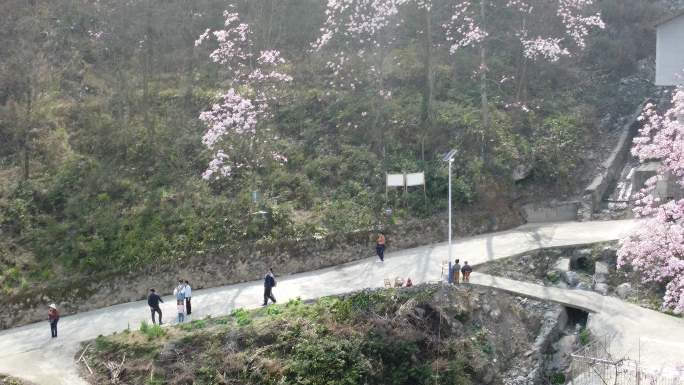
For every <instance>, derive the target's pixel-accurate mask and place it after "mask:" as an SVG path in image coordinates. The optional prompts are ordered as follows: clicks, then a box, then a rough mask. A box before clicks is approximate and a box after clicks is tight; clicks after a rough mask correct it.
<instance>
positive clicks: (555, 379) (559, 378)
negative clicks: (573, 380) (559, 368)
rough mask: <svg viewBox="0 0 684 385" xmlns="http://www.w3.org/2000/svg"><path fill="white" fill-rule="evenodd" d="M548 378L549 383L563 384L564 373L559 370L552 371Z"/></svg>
mask: <svg viewBox="0 0 684 385" xmlns="http://www.w3.org/2000/svg"><path fill="white" fill-rule="evenodd" d="M549 380H550V382H551V385H563V384H565V374H563V373H560V372H556V373H552V374H551V376H550V378H549Z"/></svg>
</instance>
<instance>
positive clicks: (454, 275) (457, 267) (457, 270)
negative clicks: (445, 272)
mask: <svg viewBox="0 0 684 385" xmlns="http://www.w3.org/2000/svg"><path fill="white" fill-rule="evenodd" d="M459 262H460V259H457V260H456V261H455V262H454V265H453V266H452V267H451V279H452V281H453V284H454V285H458V284H459V278H460V276H461V264H460V263H459ZM466 263H467V262H466Z"/></svg>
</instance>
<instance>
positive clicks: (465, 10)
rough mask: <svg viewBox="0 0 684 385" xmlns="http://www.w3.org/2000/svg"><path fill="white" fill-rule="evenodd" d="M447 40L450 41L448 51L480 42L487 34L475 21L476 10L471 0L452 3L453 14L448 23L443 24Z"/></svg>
mask: <svg viewBox="0 0 684 385" xmlns="http://www.w3.org/2000/svg"><path fill="white" fill-rule="evenodd" d="M443 28H444V29H445V30H446V35H447V38H446V39H447V41H449V42H450V43H451V46H450V47H449V52H451V53H452V54H454V53H456V51H457V50H459V49H461V48H464V47H469V46H473V45H476V44H479V43H481V42H482V41H483V40H484V39H485V38H487V36H489V34H488V33H487V31H485V30H484V29H483V28H482V27H481V26H480V23H479V22H478V21H477V16H476V10H475V9H474V8H473V3H472V2H471V1H462V2H459V3H457V4H456V5H454V8H453V14H452V15H451V20H450V22H449V23H448V24H444V25H443Z"/></svg>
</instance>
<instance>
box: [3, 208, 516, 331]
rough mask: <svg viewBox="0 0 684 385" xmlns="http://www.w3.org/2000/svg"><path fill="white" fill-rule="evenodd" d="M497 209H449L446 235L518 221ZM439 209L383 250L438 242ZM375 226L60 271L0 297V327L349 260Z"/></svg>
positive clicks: (367, 249) (398, 228)
mask: <svg viewBox="0 0 684 385" xmlns="http://www.w3.org/2000/svg"><path fill="white" fill-rule="evenodd" d="M498 210H499V211H498V212H497V213H491V212H487V211H484V210H476V209H473V210H472V211H470V212H457V213H455V214H456V215H454V233H455V234H458V235H469V234H479V233H483V232H489V231H496V230H504V229H508V228H512V227H515V226H517V225H520V224H521V223H522V218H521V217H520V216H519V215H517V213H516V212H515V211H514V210H512V209H508V210H507V211H506V210H504V209H501V208H499V209H498ZM445 217H446V215H442V216H439V217H432V218H428V219H412V220H405V221H401V222H400V223H397V224H395V225H392V226H390V227H388V228H387V229H386V230H385V233H386V234H387V248H388V252H392V251H394V250H399V249H406V248H411V247H415V246H419V245H425V244H430V243H435V242H441V241H444V240H445V239H446V238H447V234H446V233H447V220H446V218H445ZM374 241H375V232H371V231H359V232H355V233H351V234H344V235H331V236H328V237H325V238H322V239H302V240H296V241H295V240H285V241H278V242H265V241H258V242H253V243H244V244H241V245H234V246H232V247H226V248H224V249H222V250H221V251H219V252H215V253H212V254H210V255H205V256H201V257H193V258H190V259H189V260H188V261H181V262H177V263H170V262H169V263H166V264H158V265H151V266H146V267H145V268H144V269H142V270H139V271H126V272H118V273H111V272H110V273H107V274H96V273H93V274H91V275H88V276H82V277H67V278H65V279H64V280H63V281H62V282H59V283H53V284H50V285H45V286H41V287H34V288H29V289H28V290H26V291H25V292H22V293H21V294H19V295H14V296H11V297H4V298H2V299H1V300H0V305H1V306H2V307H3V309H4V311H3V312H0V328H2V329H6V328H9V327H13V326H18V325H22V324H26V323H30V322H35V321H40V320H43V319H45V317H46V314H47V310H46V309H47V305H48V304H50V303H51V302H54V303H56V304H57V305H58V307H59V308H60V310H61V312H62V314H73V313H78V312H83V311H88V310H94V309H98V308H102V307H106V306H111V305H114V304H118V303H125V302H131V301H137V300H141V299H144V298H145V296H146V295H147V292H148V290H149V289H150V288H155V289H157V291H158V292H160V293H161V294H169V293H170V292H171V291H172V289H173V287H174V286H175V282H176V281H177V280H178V278H180V277H182V278H183V279H187V280H188V281H190V282H191V284H192V286H193V288H194V289H202V288H209V287H216V286H222V285H228V284H235V283H240V282H248V281H253V280H257V279H261V277H262V276H263V274H264V272H265V271H266V269H267V268H268V267H269V266H272V267H273V270H274V272H275V273H276V275H280V276H282V275H287V274H294V273H299V272H303V271H311V270H316V269H321V268H324V267H329V266H334V265H339V264H342V263H346V262H351V261H356V260H360V259H364V258H369V257H373V256H374V255H375V243H374Z"/></svg>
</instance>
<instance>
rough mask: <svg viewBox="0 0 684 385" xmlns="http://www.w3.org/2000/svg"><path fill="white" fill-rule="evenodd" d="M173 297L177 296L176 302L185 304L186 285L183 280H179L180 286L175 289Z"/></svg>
mask: <svg viewBox="0 0 684 385" xmlns="http://www.w3.org/2000/svg"><path fill="white" fill-rule="evenodd" d="M173 295H175V296H176V301H183V302H185V283H184V282H183V280H182V279H179V280H178V286H176V288H175V289H173Z"/></svg>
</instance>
